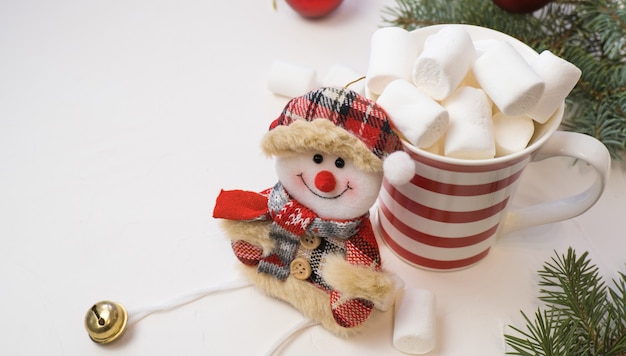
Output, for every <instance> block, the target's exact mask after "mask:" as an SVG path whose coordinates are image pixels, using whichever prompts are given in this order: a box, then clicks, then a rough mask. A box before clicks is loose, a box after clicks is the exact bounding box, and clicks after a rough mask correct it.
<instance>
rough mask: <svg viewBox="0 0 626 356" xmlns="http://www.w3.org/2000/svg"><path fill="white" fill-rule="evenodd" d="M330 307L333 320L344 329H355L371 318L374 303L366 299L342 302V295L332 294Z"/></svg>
mask: <svg viewBox="0 0 626 356" xmlns="http://www.w3.org/2000/svg"><path fill="white" fill-rule="evenodd" d="M330 306H331V310H332V313H333V318H335V321H336V322H337V324H339V325H341V326H342V327H344V328H353V327H355V326H358V325H360V324H361V323H363V322H364V321H365V320H367V318H369V316H370V314H371V312H372V309H373V308H374V303H372V302H370V301H367V300H364V299H347V300H345V301H341V294H339V292H337V291H334V290H333V291H331V292H330Z"/></svg>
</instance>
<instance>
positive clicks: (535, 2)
mask: <svg viewBox="0 0 626 356" xmlns="http://www.w3.org/2000/svg"><path fill="white" fill-rule="evenodd" d="M551 1H552V0H493V2H494V3H495V4H496V5H498V6H500V7H501V8H502V9H504V10H506V11H509V12H515V13H527V12H533V11H535V10H539V9H541V8H542V7H544V6H546V5H547V4H548V3H549V2H551Z"/></svg>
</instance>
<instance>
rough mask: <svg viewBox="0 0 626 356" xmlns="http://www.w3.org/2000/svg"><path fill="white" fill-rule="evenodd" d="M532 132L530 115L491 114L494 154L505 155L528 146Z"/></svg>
mask: <svg viewBox="0 0 626 356" xmlns="http://www.w3.org/2000/svg"><path fill="white" fill-rule="evenodd" d="M534 132H535V124H534V123H533V120H532V119H531V118H530V117H528V116H526V115H522V116H506V115H504V114H503V113H501V112H498V113H496V114H495V115H493V133H494V139H495V142H496V156H505V155H508V154H511V153H515V152H519V151H521V150H523V149H524V148H526V146H528V142H529V141H530V139H531V138H532V137H533V133H534Z"/></svg>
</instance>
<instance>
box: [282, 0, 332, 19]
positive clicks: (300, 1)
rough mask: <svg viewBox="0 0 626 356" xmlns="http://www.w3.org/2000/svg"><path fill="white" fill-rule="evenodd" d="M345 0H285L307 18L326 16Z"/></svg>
mask: <svg viewBox="0 0 626 356" xmlns="http://www.w3.org/2000/svg"><path fill="white" fill-rule="evenodd" d="M342 1H343V0H285V2H287V4H289V6H291V8H292V9H294V10H295V11H296V12H297V13H298V14H300V15H301V16H303V17H307V18H318V17H322V16H326V15H328V14H330V13H331V12H333V11H334V10H335V9H336V8H338V7H339V5H341V2H342Z"/></svg>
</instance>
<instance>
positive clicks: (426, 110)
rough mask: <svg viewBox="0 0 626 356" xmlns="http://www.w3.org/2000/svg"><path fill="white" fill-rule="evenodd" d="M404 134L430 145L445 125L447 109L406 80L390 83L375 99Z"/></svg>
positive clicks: (407, 137)
mask: <svg viewBox="0 0 626 356" xmlns="http://www.w3.org/2000/svg"><path fill="white" fill-rule="evenodd" d="M376 103H377V104H378V105H380V107H382V108H383V109H384V110H385V111H386V112H387V115H389V118H390V119H391V121H392V122H393V125H394V126H395V127H396V128H397V129H398V131H400V133H402V135H403V136H404V138H405V139H406V140H407V141H409V142H410V143H412V144H413V145H415V146H417V147H421V148H424V147H429V146H432V145H433V144H434V143H435V142H437V140H438V139H439V138H440V137H442V136H443V134H444V133H445V132H446V129H447V128H448V112H447V111H446V109H444V108H443V107H442V106H441V105H440V104H439V103H437V102H436V101H434V100H433V99H431V98H429V97H428V96H427V95H426V94H424V93H423V92H421V91H420V90H419V89H417V88H416V87H415V86H414V85H413V84H411V83H409V82H407V81H406V80H402V79H398V80H394V81H393V82H391V83H389V84H388V85H387V87H386V88H385V90H384V91H383V92H382V94H381V95H380V97H378V100H377V101H376Z"/></svg>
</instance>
